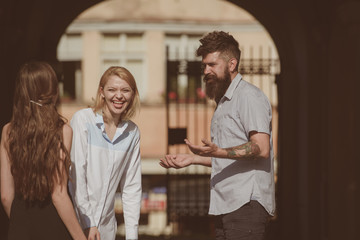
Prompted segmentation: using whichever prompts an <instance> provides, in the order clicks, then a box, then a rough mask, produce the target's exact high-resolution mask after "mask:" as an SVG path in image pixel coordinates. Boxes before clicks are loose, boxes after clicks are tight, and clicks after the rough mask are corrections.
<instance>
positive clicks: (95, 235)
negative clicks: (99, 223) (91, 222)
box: [85, 227, 101, 240]
mask: <svg viewBox="0 0 360 240" xmlns="http://www.w3.org/2000/svg"><path fill="white" fill-rule="evenodd" d="M85 235H86V236H87V239H88V240H101V238H100V232H99V230H98V229H97V227H90V228H87V229H85Z"/></svg>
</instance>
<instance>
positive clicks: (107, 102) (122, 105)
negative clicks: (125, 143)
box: [101, 75, 134, 119]
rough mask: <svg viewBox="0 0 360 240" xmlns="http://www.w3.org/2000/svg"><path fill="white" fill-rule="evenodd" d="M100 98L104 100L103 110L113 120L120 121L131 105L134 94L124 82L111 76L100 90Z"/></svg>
mask: <svg viewBox="0 0 360 240" xmlns="http://www.w3.org/2000/svg"><path fill="white" fill-rule="evenodd" d="M101 97H102V98H103V99H104V108H103V110H104V111H105V112H108V113H110V115H111V116H112V117H113V118H114V119H120V118H121V115H122V114H123V113H125V112H126V111H127V110H128V107H129V106H130V105H131V102H132V101H133V99H134V93H133V90H132V89H131V87H130V85H129V84H128V83H127V82H126V81H125V80H123V79H121V78H120V77H118V76H116V75H111V76H109V78H108V80H107V82H106V83H105V85H104V87H102V88H101Z"/></svg>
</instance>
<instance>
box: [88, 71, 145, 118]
mask: <svg viewBox="0 0 360 240" xmlns="http://www.w3.org/2000/svg"><path fill="white" fill-rule="evenodd" d="M111 76H118V77H119V78H121V79H123V80H124V81H126V82H127V83H128V84H129V86H130V87H131V90H132V91H133V93H134V94H133V99H132V100H131V102H130V104H129V106H128V107H127V109H126V111H125V112H124V113H123V114H122V115H121V120H129V119H130V118H131V117H133V116H134V115H135V114H136V110H137V109H138V108H139V105H140V98H139V91H138V89H137V86H136V81H135V78H134V76H133V75H132V74H131V73H130V71H129V70H127V69H126V68H124V67H119V66H113V67H109V68H108V69H107V70H106V71H105V72H104V74H103V75H102V76H101V79H100V82H99V87H98V90H97V94H96V99H95V103H94V106H93V110H94V112H99V110H102V108H103V107H104V105H105V101H104V99H103V98H102V97H101V89H104V86H105V85H106V83H107V81H108V80H109V78H110V77H111Z"/></svg>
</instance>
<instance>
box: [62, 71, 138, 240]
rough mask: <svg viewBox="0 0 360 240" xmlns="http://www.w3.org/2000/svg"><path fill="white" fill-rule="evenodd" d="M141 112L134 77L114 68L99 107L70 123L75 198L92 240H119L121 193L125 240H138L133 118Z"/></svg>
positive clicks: (102, 86)
mask: <svg viewBox="0 0 360 240" xmlns="http://www.w3.org/2000/svg"><path fill="white" fill-rule="evenodd" d="M138 106H139V94H138V90H137V87H136V82H135V79H134V77H133V76H132V74H131V73H130V72H129V71H128V70H127V69H125V68H123V67H110V68H109V69H108V70H106V71H105V73H104V74H103V76H102V77H101V79H100V83H99V87H98V91H97V96H96V100H95V104H94V106H93V107H92V108H87V109H82V110H80V111H78V112H76V113H75V114H74V116H73V118H72V120H71V126H72V128H73V131H74V134H73V144H72V151H71V160H72V166H71V177H72V181H71V182H70V184H69V189H70V193H71V195H72V198H73V202H74V205H75V208H76V211H77V214H78V217H79V220H80V223H81V225H82V227H83V228H84V230H85V232H86V233H87V235H88V239H89V240H92V239H96V240H100V239H101V240H114V239H115V237H116V231H117V223H116V219H115V211H114V203H115V193H116V190H117V188H118V186H119V188H120V191H121V197H122V203H123V209H124V220H125V230H126V239H137V238H138V222H139V216H140V204H141V165H140V132H139V129H138V127H137V126H136V124H135V123H133V122H132V121H131V120H130V118H131V117H132V116H134V114H135V113H136V110H137V108H138Z"/></svg>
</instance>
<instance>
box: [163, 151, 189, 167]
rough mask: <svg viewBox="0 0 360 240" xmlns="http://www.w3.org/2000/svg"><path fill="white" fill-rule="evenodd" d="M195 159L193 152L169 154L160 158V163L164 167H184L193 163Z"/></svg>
mask: <svg viewBox="0 0 360 240" xmlns="http://www.w3.org/2000/svg"><path fill="white" fill-rule="evenodd" d="M193 161H194V156H193V155H192V154H168V155H165V157H164V158H160V163H159V164H160V165H161V166H162V167H164V168H176V169H179V168H183V167H187V166H189V165H191V164H192V163H193Z"/></svg>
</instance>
